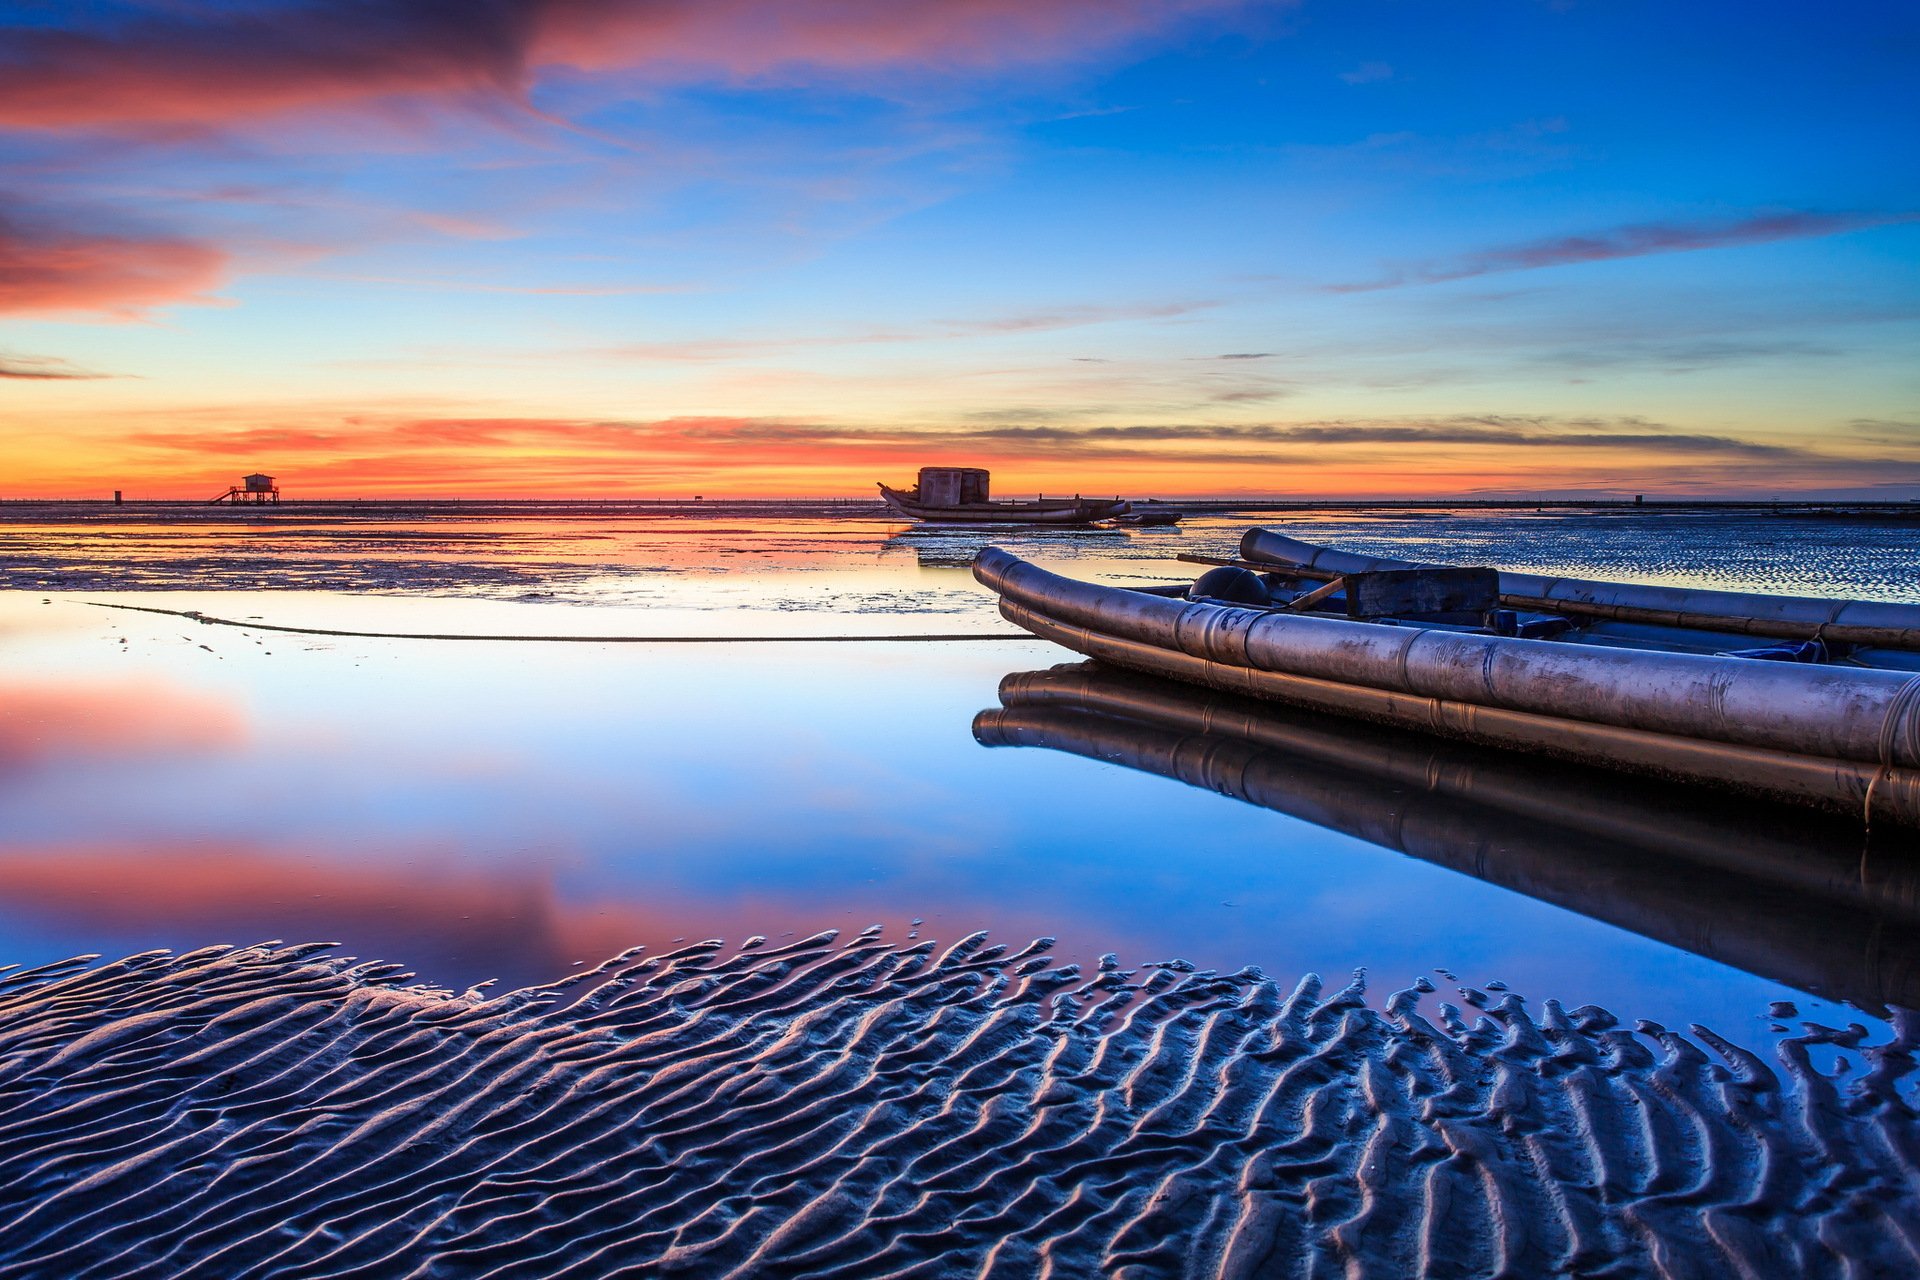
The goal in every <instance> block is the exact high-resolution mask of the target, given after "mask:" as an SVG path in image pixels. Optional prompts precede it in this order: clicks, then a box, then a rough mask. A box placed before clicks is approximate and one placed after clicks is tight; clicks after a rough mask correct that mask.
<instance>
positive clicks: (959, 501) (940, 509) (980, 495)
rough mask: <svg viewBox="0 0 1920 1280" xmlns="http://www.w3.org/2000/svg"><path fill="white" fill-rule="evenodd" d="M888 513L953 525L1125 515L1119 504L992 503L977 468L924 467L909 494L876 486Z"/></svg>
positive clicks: (1079, 520) (1076, 498) (1040, 499)
mask: <svg viewBox="0 0 1920 1280" xmlns="http://www.w3.org/2000/svg"><path fill="white" fill-rule="evenodd" d="M880 497H881V498H882V499H884V500H885V502H886V504H887V508H888V510H890V511H893V512H895V513H897V514H899V515H903V516H906V517H908V518H910V519H913V520H927V521H934V522H940V523H953V524H1065V525H1072V524H1092V523H1094V522H1095V521H1096V520H1110V519H1112V518H1114V517H1115V516H1121V515H1125V514H1126V513H1127V510H1128V504H1127V503H1126V502H1125V501H1123V500H1122V499H1119V498H1112V499H1105V498H1082V497H1080V496H1079V495H1077V494H1076V495H1075V496H1073V497H1071V498H1046V497H1038V498H1030V499H1012V500H1002V501H999V502H995V501H993V500H992V499H991V498H990V497H989V496H988V474H987V472H986V471H985V470H984V469H983V468H980V467H922V468H920V474H919V477H918V479H917V481H916V482H915V484H914V486H913V488H911V489H895V488H892V487H890V486H888V485H885V484H882V485H880Z"/></svg>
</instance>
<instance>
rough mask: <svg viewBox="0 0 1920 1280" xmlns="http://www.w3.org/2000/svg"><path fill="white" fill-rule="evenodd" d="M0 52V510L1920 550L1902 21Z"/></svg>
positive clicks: (465, 19) (1008, 21) (576, 14)
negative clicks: (1903, 521) (733, 505)
mask: <svg viewBox="0 0 1920 1280" xmlns="http://www.w3.org/2000/svg"><path fill="white" fill-rule="evenodd" d="M0 14H4V15H5V17H4V19H0V23H4V25H0V166H3V167H4V169H5V172H6V178H7V180H6V182H5V185H4V187H3V188H0V189H3V190H4V191H5V192H6V193H7V194H6V195H4V196H0V373H5V374H6V375H7V376H5V377H4V378H3V379H0V386H4V387H5V388H6V391H7V398H6V400H5V401H0V406H4V407H3V408H0V477H4V476H5V475H7V474H8V473H12V474H13V475H15V476H16V477H18V479H17V480H16V481H15V482H14V483H13V484H11V485H10V484H8V482H7V481H6V480H5V479H3V478H0V489H6V488H13V489H15V490H16V491H17V492H42V493H49V494H52V493H61V494H67V493H75V494H79V493H87V492H91V491H93V490H95V489H98V488H99V487H101V486H109V487H122V486H125V487H130V488H134V489H136V490H137V489H138V488H139V487H140V485H141V484H142V483H145V484H147V485H148V486H149V487H150V488H152V490H153V491H154V495H155V496H165V495H167V494H170V493H171V492H172V490H173V488H175V487H179V488H181V489H183V490H184V491H190V492H198V490H200V489H202V488H205V487H206V484H205V483H204V481H203V480H202V479H201V477H202V475H203V474H204V475H205V476H207V477H211V478H214V479H218V478H220V477H224V476H226V475H227V474H228V473H229V472H235V471H236V470H247V469H251V468H252V467H255V466H261V467H265V468H267V469H269V470H273V471H275V472H276V473H277V474H283V475H286V476H287V478H288V479H289V481H295V478H296V477H298V478H299V479H298V481H297V483H298V484H299V486H300V487H301V488H302V489H303V490H304V491H305V492H308V493H311V494H314V495H315V496H318V495H320V494H333V495H343V496H344V495H348V494H353V493H361V492H367V493H378V492H416V491H417V492H428V491H437V490H438V489H440V488H444V487H457V488H458V489H459V490H460V491H462V492H499V493H505V492H528V493H540V492H558V491H565V490H567V489H570V488H571V487H573V486H575V485H576V484H580V483H595V484H598V485H600V486H601V487H602V488H603V489H604V490H606V491H611V492H631V493H654V492H658V493H673V492H678V491H680V490H681V489H683V488H685V489H689V490H692V491H704V492H708V493H720V492H729V491H732V492H742V493H748V492H795V493H829V492H834V493H837V492H847V493H851V492H858V491H860V490H861V489H863V488H864V487H865V486H866V485H867V484H868V483H869V481H870V480H871V479H872V478H877V476H876V475H875V474H874V473H875V472H876V470H878V471H879V472H881V473H884V474H888V475H895V474H900V473H901V472H902V471H903V469H910V468H911V466H913V465H916V464H917V463H918V462H920V461H923V460H924V461H943V460H981V461H985V462H988V463H989V464H990V465H992V466H993V467H994V468H995V470H996V473H997V474H1002V475H1006V476H1007V477H1008V478H1009V479H1010V480H1011V481H1012V483H1013V485H1014V487H1016V488H1031V487H1046V486H1051V487H1055V488H1059V487H1063V486H1064V485H1065V484H1068V483H1072V482H1075V481H1082V480H1083V481H1084V485H1085V487H1087V488H1088V489H1090V490H1105V489H1109V488H1116V487H1118V488H1126V487H1129V486H1133V485H1141V484H1150V487H1152V488H1154V489H1156V490H1160V491H1167V492H1177V491H1185V492H1206V491H1212V492H1250V493H1288V494H1308V495H1311V494H1326V495H1328V496H1348V495H1366V494H1375V493H1377V494H1396V493H1407V494H1412V493H1422V494H1447V493H1488V492H1523V491H1524V492H1540V491H1564V492H1609V493H1617V492H1626V491H1640V490H1651V491H1654V492H1673V493H1709V492H1714V493H1720V492H1724V493H1749V492H1777V491H1782V490H1787V491H1805V492H1821V493H1829V494H1841V495H1858V496H1869V495H1888V496H1897V497H1905V496H1910V495H1920V425H1916V424H1920V372H1916V369H1920V361H1916V360H1915V358H1914V357H1915V348H1916V335H1917V333H1920V288H1916V286H1917V285H1920V271H1916V256H1917V255H1920V224H1917V223H1916V221H1915V219H1916V217H1917V216H1920V191H1917V190H1916V187H1917V186H1920V154H1916V152H1920V147H1916V132H1920V127H1917V126H1916V122H1917V121H1920V100H1917V99H1920V91H1917V90H1916V88H1915V83H1916V80H1917V79H1920V78H1917V77H1916V76H1915V75H1914V74H1913V72H1914V70H1915V68H1916V65H1917V64H1920V57H1917V56H1916V55H1917V54H1920V11H1916V10H1914V9H1913V8H1912V7H1911V6H1905V5H1893V4H1885V5H1873V4H1843V5H1838V6H1832V7H1829V8H1826V9H1823V10H1820V11H1817V12H1816V11H1813V10H1810V9H1807V8H1806V7H1804V6H1789V5H1785V4H1773V5H1767V4H1757V5H1756V4H1748V5H1738V6H1736V5H1731V4H1726V5H1722V4H1690V5H1685V6H1655V5H1633V4H1604V5H1603V4H1598V3H1571V4H1565V3H1562V4H1537V3H1486V4H1458V5H1438V4H1414V3H1400V2H1392V0H1387V2H1381V3H1367V2H1361V3H1347V4H1334V3H1326V2H1314V0H1307V2H1305V3H1299V4H1290V5H1274V4H1237V3H1232V2H1231V0H1129V2H1127V3H1100V4H1095V3H1092V2H1091V0H1044V2H1042V3H1022V4H1015V3H1013V2H1012V0H930V2H929V3H925V4H922V5H917V6H909V7H906V8H904V9H903V8H900V7H898V6H889V5H881V4H878V3H874V2H873V0H831V2H829V0H803V2H792V0H790V2H787V3H778V2H766V3H759V4H748V3H743V2H740V0H716V2H715V3H709V4H705V5H701V6H691V5H680V4H674V3H659V2H657V0H656V2H655V3H651V4H640V3H623V2H622V0H492V2H489V3H479V4H464V5H452V4H444V3H427V2H425V0H396V2H395V3H388V4H381V5H373V4H358V3H354V4H344V3H342V4H312V3H302V4H274V5H263V4H252V5H223V4H204V3H203V4H191V3H177V2H170V3H165V4H159V3H156V4H151V5H139V4H93V5H74V4H59V5H54V4H17V3H16V4H13V5H5V6H0ZM127 477H135V479H127ZM116 480H117V481H119V483H110V482H113V481H116ZM1076 487H1079V486H1078V485H1076Z"/></svg>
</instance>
